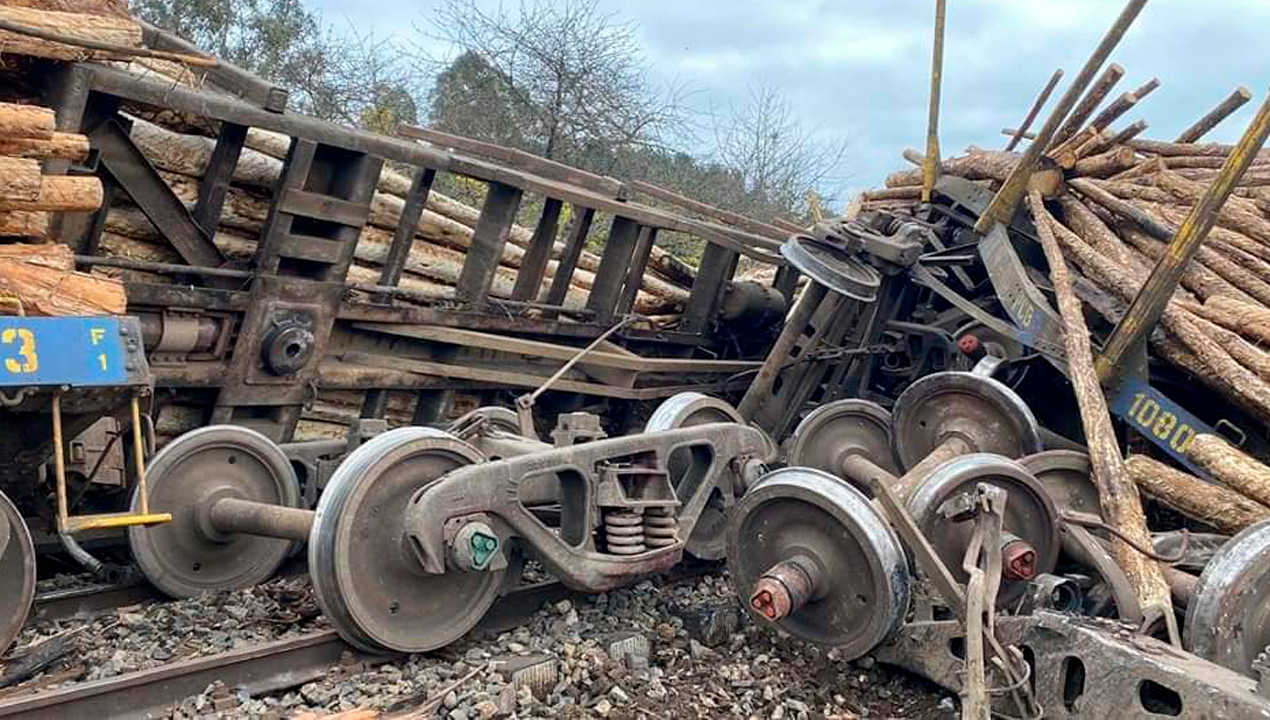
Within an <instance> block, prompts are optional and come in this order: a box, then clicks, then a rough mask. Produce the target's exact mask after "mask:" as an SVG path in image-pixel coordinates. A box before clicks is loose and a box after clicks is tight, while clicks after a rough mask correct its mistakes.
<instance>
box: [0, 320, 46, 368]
mask: <svg viewBox="0 0 1270 720" xmlns="http://www.w3.org/2000/svg"><path fill="white" fill-rule="evenodd" d="M15 341H16V342H18V343H19V345H18V356H19V357H20V358H21V359H22V362H18V359H17V358H5V359H4V369H5V370H8V371H9V372H11V373H33V372H35V371H36V370H39V369H40V360H39V358H37V357H36V355H35V335H34V334H32V332H31V331H30V330H27V329H26V328H5V330H4V331H3V332H0V344H4V345H12V344H13V343H14V342H15Z"/></svg>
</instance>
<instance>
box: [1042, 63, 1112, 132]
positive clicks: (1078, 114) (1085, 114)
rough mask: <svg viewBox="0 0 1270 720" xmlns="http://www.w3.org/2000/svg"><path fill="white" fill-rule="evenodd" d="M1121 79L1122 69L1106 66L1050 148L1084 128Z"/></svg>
mask: <svg viewBox="0 0 1270 720" xmlns="http://www.w3.org/2000/svg"><path fill="white" fill-rule="evenodd" d="M1123 77H1124V68H1123V67H1121V66H1120V65H1118V64H1116V63H1112V64H1110V65H1108V66H1107V69H1106V70H1104V71H1103V73H1102V75H1100V76H1099V77H1098V80H1097V81H1096V82H1095V83H1094V84H1093V86H1092V87H1090V88H1089V92H1087V93H1085V96H1084V97H1083V98H1081V100H1080V104H1079V105H1077V106H1076V109H1075V110H1073V111H1072V114H1071V116H1069V117H1068V118H1067V122H1066V123H1064V125H1063V127H1062V128H1061V129H1060V130H1059V131H1058V133H1057V134H1055V135H1054V141H1053V142H1052V143H1051V145H1050V147H1051V148H1053V147H1056V146H1058V145H1061V144H1062V143H1064V142H1067V141H1068V140H1069V139H1071V138H1072V137H1073V136H1074V135H1075V134H1076V133H1077V132H1078V131H1079V130H1080V129H1081V128H1082V127H1084V125H1085V121H1086V120H1088V119H1089V116H1091V115H1093V114H1094V111H1095V110H1097V109H1098V106H1099V105H1101V104H1102V101H1103V99H1105V98H1106V97H1107V95H1108V94H1110V93H1111V89H1112V88H1114V87H1115V86H1116V83H1119V82H1120V79H1121V78H1123Z"/></svg>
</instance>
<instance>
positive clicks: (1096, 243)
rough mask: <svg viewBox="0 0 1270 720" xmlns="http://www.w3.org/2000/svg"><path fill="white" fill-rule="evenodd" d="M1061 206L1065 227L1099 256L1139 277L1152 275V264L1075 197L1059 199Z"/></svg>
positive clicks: (1066, 196) (1065, 196)
mask: <svg viewBox="0 0 1270 720" xmlns="http://www.w3.org/2000/svg"><path fill="white" fill-rule="evenodd" d="M1058 204H1059V207H1061V208H1062V209H1063V224H1064V225H1066V226H1067V227H1069V228H1071V230H1072V232H1074V233H1076V234H1077V235H1079V236H1080V238H1081V239H1082V240H1084V241H1085V242H1086V243H1088V244H1089V245H1090V246H1092V247H1094V248H1095V249H1097V250H1098V252H1100V253H1102V254H1103V255H1105V256H1107V257H1108V258H1109V259H1111V260H1114V261H1115V262H1116V263H1117V264H1119V265H1120V266H1122V267H1124V268H1125V269H1127V270H1129V271H1131V272H1132V273H1133V274H1134V275H1135V276H1141V277H1145V276H1146V275H1147V274H1149V273H1150V272H1151V263H1150V262H1149V261H1148V260H1147V259H1146V258H1144V257H1143V256H1142V254H1141V253H1139V252H1138V251H1136V250H1134V249H1133V248H1131V247H1129V245H1127V244H1126V243H1125V242H1124V240H1122V239H1120V236H1118V235H1116V234H1115V233H1114V232H1112V231H1111V228H1109V227H1107V225H1106V224H1105V223H1103V221H1102V220H1101V219H1100V218H1099V217H1098V216H1097V215H1095V214H1094V213H1093V212H1091V211H1090V210H1089V208H1088V207H1086V206H1085V204H1084V203H1082V202H1081V201H1079V200H1077V199H1076V197H1075V196H1073V195H1070V194H1069V195H1064V196H1062V197H1060V198H1059V199H1058Z"/></svg>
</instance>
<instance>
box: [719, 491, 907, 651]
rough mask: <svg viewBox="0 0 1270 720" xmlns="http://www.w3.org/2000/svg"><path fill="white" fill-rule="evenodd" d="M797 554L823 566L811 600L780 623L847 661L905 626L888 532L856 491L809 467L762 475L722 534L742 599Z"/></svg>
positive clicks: (903, 593) (901, 576)
mask: <svg viewBox="0 0 1270 720" xmlns="http://www.w3.org/2000/svg"><path fill="white" fill-rule="evenodd" d="M793 554H802V555H804V556H810V557H812V558H814V559H815V561H816V562H817V564H819V565H820V566H821V570H822V572H821V576H822V578H823V579H822V581H821V583H820V584H818V586H817V587H816V591H815V593H814V594H813V595H812V596H811V599H810V600H809V601H808V602H807V603H806V604H805V605H803V606H802V607H801V608H799V609H797V610H796V611H794V612H792V613H791V614H790V615H789V616H788V617H785V618H784V619H782V620H780V621H778V624H779V625H780V627H781V629H782V630H785V631H786V632H788V633H790V634H792V635H795V636H797V637H799V638H802V639H804V640H807V641H809V642H814V643H818V644H821V645H830V646H834V647H837V648H839V649H840V650H841V652H842V653H843V657H844V658H846V659H851V658H856V657H860V656H862V655H864V654H865V653H867V652H869V651H870V650H872V649H873V648H874V647H876V646H877V645H878V644H879V643H880V642H882V640H884V639H885V638H886V637H887V636H888V635H889V634H890V633H891V632H892V631H893V630H894V629H895V628H897V627H899V625H900V624H901V623H902V622H903V621H904V616H905V615H906V614H907V613H908V604H909V574H908V565H907V564H906V562H905V559H904V552H903V550H902V549H901V548H900V543H899V541H898V540H897V539H896V537H895V534H894V532H893V531H892V530H891V528H890V526H889V525H887V524H886V522H885V521H884V520H883V519H882V518H881V517H880V516H879V515H878V514H877V512H876V511H875V510H874V509H873V506H872V505H870V504H869V500H868V499H867V498H865V497H864V495H863V494H862V493H860V492H859V491H858V490H856V489H855V488H853V487H851V486H849V485H846V484H844V483H842V482H841V481H839V480H838V479H837V478H835V477H833V476H832V475H829V474H828V473H825V472H822V471H820V470H814V469H811V468H794V467H790V468H784V469H781V470H776V471H774V472H771V473H768V474H767V475H765V476H763V478H761V479H760V480H759V481H758V482H757V483H756V484H755V485H754V487H753V488H751V489H750V491H749V492H748V493H746V495H745V497H744V498H742V499H741V501H740V502H739V503H737V506H736V508H735V509H734V512H733V517H732V521H731V522H730V523H729V527H728V571H729V574H730V576H731V579H732V585H733V587H734V588H735V589H736V592H737V594H738V595H739V596H740V597H742V598H746V597H749V596H750V593H751V592H752V591H753V588H754V584H755V582H756V581H757V580H758V578H759V577H760V576H762V574H763V573H764V572H766V571H767V570H768V568H770V567H772V566H773V565H775V564H776V563H779V562H781V561H783V560H787V559H789V557H790V556H791V555H793Z"/></svg>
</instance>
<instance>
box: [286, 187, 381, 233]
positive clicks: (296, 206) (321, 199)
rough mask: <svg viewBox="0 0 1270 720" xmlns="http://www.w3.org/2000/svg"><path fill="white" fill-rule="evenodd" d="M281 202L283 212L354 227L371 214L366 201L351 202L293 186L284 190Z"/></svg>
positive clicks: (363, 222)
mask: <svg viewBox="0 0 1270 720" xmlns="http://www.w3.org/2000/svg"><path fill="white" fill-rule="evenodd" d="M279 204H280V206H281V207H280V209H281V210H282V212H284V213H287V214H288V215H298V216H300V217H307V218H314V219H317V220H323V221H326V222H333V223H339V224H340V225H346V226H348V227H354V228H360V227H362V226H363V225H365V224H366V218H367V217H369V216H370V206H368V205H367V204H366V203H356V202H350V201H348V200H341V199H340V198H337V197H332V196H330V195H326V194H323V193H318V192H311V191H308V190H300V189H297V188H293V187H290V188H287V189H285V190H284V191H283V192H282V199H281V200H280V201H279Z"/></svg>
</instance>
